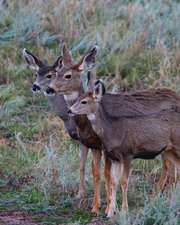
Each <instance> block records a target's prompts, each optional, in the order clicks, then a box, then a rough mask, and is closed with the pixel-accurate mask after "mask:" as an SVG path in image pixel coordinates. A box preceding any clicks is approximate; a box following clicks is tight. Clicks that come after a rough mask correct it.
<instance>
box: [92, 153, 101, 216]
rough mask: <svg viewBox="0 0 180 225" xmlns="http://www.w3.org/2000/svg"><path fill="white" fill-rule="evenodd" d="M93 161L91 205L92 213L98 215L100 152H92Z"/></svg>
mask: <svg viewBox="0 0 180 225" xmlns="http://www.w3.org/2000/svg"><path fill="white" fill-rule="evenodd" d="M92 153H93V160H92V175H93V187H94V188H93V189H94V194H93V203H92V210H91V212H92V213H96V214H98V213H99V207H100V190H99V189H100V182H99V181H100V163H101V155H102V153H101V151H99V150H92Z"/></svg>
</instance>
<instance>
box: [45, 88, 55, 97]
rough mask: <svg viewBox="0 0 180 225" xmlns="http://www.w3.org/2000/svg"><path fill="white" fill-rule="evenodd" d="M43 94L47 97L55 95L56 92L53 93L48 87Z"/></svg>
mask: <svg viewBox="0 0 180 225" xmlns="http://www.w3.org/2000/svg"><path fill="white" fill-rule="evenodd" d="M45 93H46V94H47V95H55V93H56V92H55V90H54V89H53V88H51V87H48V88H47V89H46V91H45Z"/></svg>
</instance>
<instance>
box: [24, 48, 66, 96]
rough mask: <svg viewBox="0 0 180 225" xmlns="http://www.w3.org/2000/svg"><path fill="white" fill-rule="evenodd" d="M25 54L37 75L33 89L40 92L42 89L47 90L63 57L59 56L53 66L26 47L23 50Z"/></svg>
mask: <svg viewBox="0 0 180 225" xmlns="http://www.w3.org/2000/svg"><path fill="white" fill-rule="evenodd" d="M23 56H24V59H25V60H26V62H27V64H28V67H29V68H30V69H31V70H32V72H33V73H34V74H35V77H36V79H35V81H34V83H33V85H32V91H33V92H38V91H40V90H41V89H42V90H43V91H45V90H46V89H47V87H48V86H49V84H50V82H51V80H52V79H53V78H55V76H56V69H57V68H59V67H60V65H61V60H62V57H61V56H60V57H58V59H57V60H56V61H55V63H54V64H53V65H52V66H48V65H46V64H44V63H43V62H42V61H41V60H39V59H38V58H37V57H36V56H34V55H33V54H32V53H30V52H29V51H28V50H26V49H24V50H23Z"/></svg>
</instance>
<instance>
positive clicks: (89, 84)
mask: <svg viewBox="0 0 180 225" xmlns="http://www.w3.org/2000/svg"><path fill="white" fill-rule="evenodd" d="M93 90H94V79H93V74H92V72H91V71H88V73H87V91H88V92H91V93H93Z"/></svg>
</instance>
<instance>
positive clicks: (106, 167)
mask: <svg viewBox="0 0 180 225" xmlns="http://www.w3.org/2000/svg"><path fill="white" fill-rule="evenodd" d="M104 179H105V191H106V203H107V207H106V210H105V214H106V215H107V213H108V210H109V204H110V185H111V161H110V160H109V159H108V158H107V157H106V155H105V154H104Z"/></svg>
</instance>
